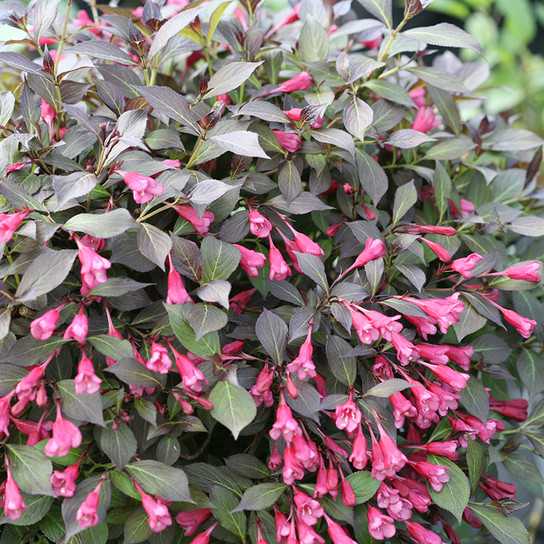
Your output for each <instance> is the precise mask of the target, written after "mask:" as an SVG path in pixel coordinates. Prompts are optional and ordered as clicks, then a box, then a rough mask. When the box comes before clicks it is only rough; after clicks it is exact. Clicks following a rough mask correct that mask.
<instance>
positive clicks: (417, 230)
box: [399, 223, 457, 236]
mask: <svg viewBox="0 0 544 544" xmlns="http://www.w3.org/2000/svg"><path fill="white" fill-rule="evenodd" d="M399 230H400V229H399ZM403 232H409V233H410V234H441V235H442V236H455V234H456V232H457V231H456V230H455V229H454V228H453V227H436V226H434V225H417V224H414V223H411V224H410V225H408V226H407V227H404V228H403Z"/></svg>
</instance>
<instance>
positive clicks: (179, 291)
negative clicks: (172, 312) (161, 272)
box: [166, 254, 193, 304]
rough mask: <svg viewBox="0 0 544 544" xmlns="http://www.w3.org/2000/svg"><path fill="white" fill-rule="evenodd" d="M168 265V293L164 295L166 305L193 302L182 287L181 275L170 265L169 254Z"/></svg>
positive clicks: (169, 255) (170, 256)
mask: <svg viewBox="0 0 544 544" xmlns="http://www.w3.org/2000/svg"><path fill="white" fill-rule="evenodd" d="M168 265H169V267H170V270H169V271H168V293H167V295H166V304H185V303H186V302H193V300H192V299H191V297H190V296H189V293H188V292H187V290H186V289H185V285H183V279H182V277H181V274H180V273H179V272H178V271H177V270H176V269H175V267H174V265H173V264H172V255H171V254H168Z"/></svg>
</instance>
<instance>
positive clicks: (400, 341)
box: [391, 332, 419, 365]
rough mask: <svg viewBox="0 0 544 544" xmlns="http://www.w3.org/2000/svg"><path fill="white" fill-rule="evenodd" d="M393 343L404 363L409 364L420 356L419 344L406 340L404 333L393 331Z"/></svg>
mask: <svg viewBox="0 0 544 544" xmlns="http://www.w3.org/2000/svg"><path fill="white" fill-rule="evenodd" d="M391 343H392V344H393V347H394V348H395V349H396V350H397V359H398V360H399V362H400V363H401V364H402V365H407V364H409V363H410V362H411V361H415V360H416V359H417V358H418V357H419V350H418V349H417V346H415V345H414V344H412V342H410V341H409V340H406V338H404V336H402V334H399V333H398V332H392V333H391Z"/></svg>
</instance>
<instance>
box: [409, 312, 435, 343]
mask: <svg viewBox="0 0 544 544" xmlns="http://www.w3.org/2000/svg"><path fill="white" fill-rule="evenodd" d="M404 317H405V318H406V319H407V320H408V321H409V322H410V323H412V325H415V326H416V329H417V333H418V334H419V335H420V336H422V337H423V338H424V339H425V340H428V339H429V334H432V335H434V334H436V333H437V328H436V327H435V326H434V325H433V323H432V322H431V321H430V320H429V319H425V318H424V317H417V316H415V315H405V316H404Z"/></svg>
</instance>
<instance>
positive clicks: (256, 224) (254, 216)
mask: <svg viewBox="0 0 544 544" xmlns="http://www.w3.org/2000/svg"><path fill="white" fill-rule="evenodd" d="M249 230H250V231H251V233H252V234H253V235H254V236H257V238H266V237H267V236H268V235H269V234H270V231H271V230H272V223H270V221H269V220H268V219H267V218H266V217H265V216H264V215H262V214H261V213H260V212H259V211H258V210H251V211H250V212H249Z"/></svg>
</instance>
